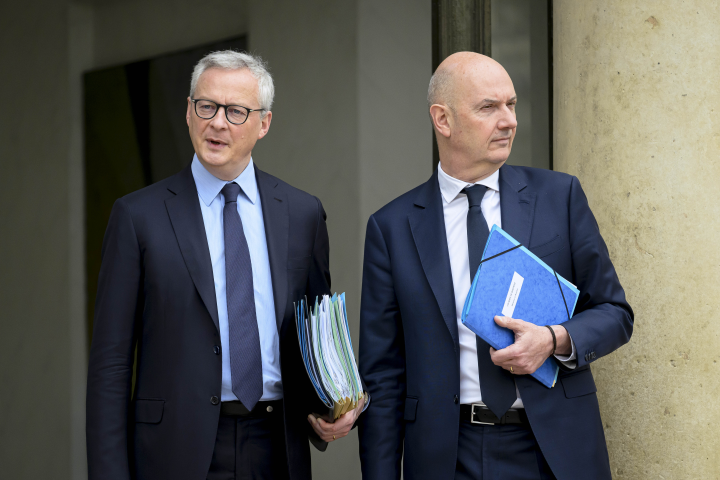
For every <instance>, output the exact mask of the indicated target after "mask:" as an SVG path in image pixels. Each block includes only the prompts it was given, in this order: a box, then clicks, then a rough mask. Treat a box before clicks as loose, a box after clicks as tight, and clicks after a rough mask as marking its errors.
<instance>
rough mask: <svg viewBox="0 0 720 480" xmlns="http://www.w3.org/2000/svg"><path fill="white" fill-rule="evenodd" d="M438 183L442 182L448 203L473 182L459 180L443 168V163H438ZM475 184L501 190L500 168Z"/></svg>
mask: <svg viewBox="0 0 720 480" xmlns="http://www.w3.org/2000/svg"><path fill="white" fill-rule="evenodd" d="M438 183H439V184H440V192H441V193H442V196H443V198H444V199H445V202H446V203H450V202H452V201H453V200H455V197H457V196H458V194H459V193H460V192H461V191H462V189H463V188H465V187H470V186H472V184H471V183H468V182H464V181H462V180H458V179H457V178H454V177H451V176H450V175H448V174H447V173H445V171H444V170H443V169H442V164H439V163H438ZM475 185H485V186H486V187H488V188H490V189H492V190H495V191H496V192H499V191H500V169H498V170H496V171H495V173H493V174H492V175H490V176H489V177H487V178H483V179H482V180H480V181H479V182H475Z"/></svg>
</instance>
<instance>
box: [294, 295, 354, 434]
mask: <svg viewBox="0 0 720 480" xmlns="http://www.w3.org/2000/svg"><path fill="white" fill-rule="evenodd" d="M295 324H296V326H297V332H298V339H299V341H300V352H301V353H302V358H303V362H304V363H305V370H307V373H308V376H309V377H310V381H311V382H312V384H313V386H314V387H315V391H316V392H317V394H318V397H320V400H321V401H322V403H323V404H324V405H325V406H326V407H327V408H328V410H327V411H326V412H315V413H319V414H320V417H321V418H323V419H325V420H327V421H329V422H333V421H334V420H335V419H337V418H338V417H339V416H340V415H342V414H343V413H345V412H348V411H350V410H352V409H354V408H355V407H356V406H357V404H358V402H359V401H360V399H362V398H363V396H364V393H363V387H362V382H361V381H360V374H359V373H358V368H357V362H356V361H355V353H354V352H353V347H352V342H351V341H350V329H349V327H348V321H347V310H346V308H345V294H344V293H343V294H341V295H338V294H335V295H333V296H332V298H330V296H329V295H324V296H323V297H322V299H321V300H320V301H318V299H317V298H316V299H315V304H314V306H313V307H312V308H310V306H309V305H308V302H307V298H305V299H304V300H300V301H299V302H296V303H295Z"/></svg>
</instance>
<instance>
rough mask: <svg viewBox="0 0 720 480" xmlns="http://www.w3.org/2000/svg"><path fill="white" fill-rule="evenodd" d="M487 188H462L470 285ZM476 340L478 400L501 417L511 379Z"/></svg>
mask: <svg viewBox="0 0 720 480" xmlns="http://www.w3.org/2000/svg"><path fill="white" fill-rule="evenodd" d="M486 190H487V187H486V186H485V185H473V186H472V187H467V188H465V189H463V193H465V194H466V195H467V197H468V215H467V237H468V254H469V256H470V282H472V281H473V279H474V278H475V274H476V273H477V269H478V267H479V266H480V261H481V260H482V255H483V250H485V244H486V243H487V239H488V236H489V235H490V231H489V230H488V225H487V221H485V217H484V216H483V214H482V210H481V209H480V204H481V203H482V199H483V196H484V195H485V191H486ZM476 338H477V353H478V371H479V373H480V392H481V393H482V401H483V403H484V404H485V405H487V407H488V408H489V409H490V410H492V412H493V413H494V414H495V415H497V416H498V418H502V416H503V415H505V412H507V410H508V409H509V408H510V407H511V406H512V404H513V403H515V400H516V399H517V394H516V393H515V379H513V376H512V374H511V373H510V372H508V371H507V370H505V369H503V368H500V367H498V366H497V365H495V364H494V363H493V362H492V360H491V359H490V345H488V343H487V342H486V341H485V340H483V339H482V338H480V337H478V336H476Z"/></svg>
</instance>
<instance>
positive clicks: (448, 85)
mask: <svg viewBox="0 0 720 480" xmlns="http://www.w3.org/2000/svg"><path fill="white" fill-rule="evenodd" d="M452 81H453V80H452V73H451V72H450V69H448V68H442V69H437V70H436V71H435V73H434V74H433V76H432V77H431V78H430V86H429V87H428V94H427V102H428V110H429V109H430V107H432V106H433V105H435V104H436V103H437V104H440V103H443V104H445V105H447V106H448V107H450V110H452V111H455V109H454V108H453V102H452V100H453V99H452Z"/></svg>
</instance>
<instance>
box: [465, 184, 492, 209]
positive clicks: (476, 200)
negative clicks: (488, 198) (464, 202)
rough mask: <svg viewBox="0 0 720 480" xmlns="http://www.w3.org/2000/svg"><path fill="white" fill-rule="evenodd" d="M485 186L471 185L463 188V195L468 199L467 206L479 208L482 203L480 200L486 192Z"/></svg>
mask: <svg viewBox="0 0 720 480" xmlns="http://www.w3.org/2000/svg"><path fill="white" fill-rule="evenodd" d="M487 188H488V187H486V186H485V185H473V186H472V187H465V188H463V190H462V191H463V193H464V194H465V195H467V197H468V204H469V206H471V207H479V206H480V204H481V203H482V199H483V197H484V196H485V192H486V191H487Z"/></svg>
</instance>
